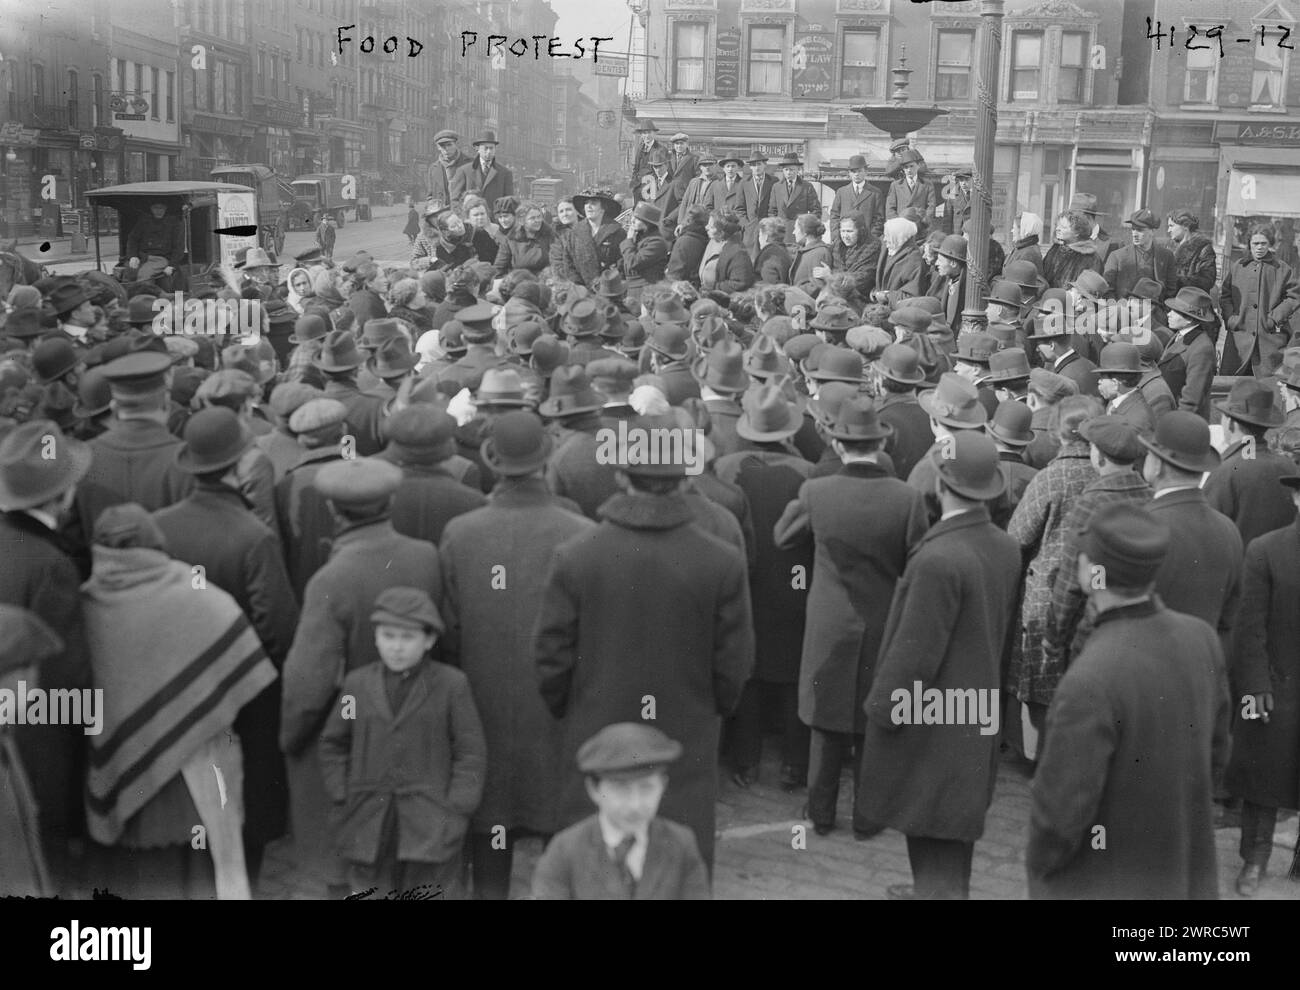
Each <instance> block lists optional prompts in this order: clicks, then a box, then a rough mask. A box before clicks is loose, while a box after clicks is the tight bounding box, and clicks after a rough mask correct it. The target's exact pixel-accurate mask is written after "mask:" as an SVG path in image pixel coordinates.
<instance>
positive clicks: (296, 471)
mask: <svg viewBox="0 0 1300 990" xmlns="http://www.w3.org/2000/svg"><path fill="white" fill-rule="evenodd" d="M347 415H348V410H347V406H345V405H343V403H341V402H339V401H338V400H337V399H327V398H325V397H323V396H320V397H317V398H314V399H309V400H308V401H306V402H304V403H303V404H302V405H301V406H299V407H298V408H297V409H295V410H294V411H293V414H292V415H291V416H290V417H289V429H290V431H291V432H292V433H293V434H294V436H295V438H296V439H297V443H298V460H297V462H296V463H295V464H294V465H293V466H292V467H290V468H289V469H288V470H287V471H286V472H285V474H284V477H282V478H281V479H280V480H279V481H277V482H276V483H275V509H276V513H275V514H276V518H277V519H278V520H279V523H280V535H281V538H282V541H283V544H284V555H285V563H286V564H287V565H288V569H289V580H290V581H291V582H292V584H293V592H294V596H295V597H296V598H297V599H298V600H299V601H302V596H303V593H304V592H305V591H306V590H307V582H308V581H309V580H310V579H311V576H312V575H313V574H315V573H316V571H317V570H318V569H319V568H320V567H321V565H322V564H324V563H325V561H326V560H328V559H329V552H330V544H331V542H332V540H333V537H334V515H333V513H331V512H330V508H329V505H328V504H327V503H326V501H325V497H324V496H323V495H321V494H320V493H319V492H318V491H317V490H316V486H315V484H314V481H315V478H316V474H317V472H319V471H320V469H321V468H323V467H324V466H325V465H326V464H328V463H331V462H333V461H338V460H341V459H342V457H343V451H342V449H341V448H340V446H339V442H340V441H341V440H342V438H343V435H344V433H345V432H346V430H347V424H346V420H347Z"/></svg>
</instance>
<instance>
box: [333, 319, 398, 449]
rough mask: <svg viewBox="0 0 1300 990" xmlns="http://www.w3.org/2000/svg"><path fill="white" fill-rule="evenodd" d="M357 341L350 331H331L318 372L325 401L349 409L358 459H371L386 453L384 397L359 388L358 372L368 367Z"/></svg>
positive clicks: (352, 435)
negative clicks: (381, 430)
mask: <svg viewBox="0 0 1300 990" xmlns="http://www.w3.org/2000/svg"><path fill="white" fill-rule="evenodd" d="M365 360H366V359H365V356H364V355H363V354H362V353H361V351H360V349H359V348H358V347H357V339H356V337H354V336H353V335H352V334H351V333H350V332H348V331H347V330H331V331H330V332H329V334H327V335H326V337H325V342H324V344H322V345H321V350H320V356H319V357H317V358H316V361H315V365H316V368H317V369H318V370H319V371H320V372H321V374H322V375H323V376H324V379H325V398H327V399H335V400H337V401H339V402H341V403H343V405H344V407H345V408H346V409H347V423H348V430H349V431H350V432H349V435H350V436H351V437H352V439H353V441H354V443H355V445H356V454H357V456H358V457H370V456H371V455H372V454H377V453H379V451H380V450H382V449H383V446H384V445H383V441H382V440H380V437H379V426H380V423H381V422H382V421H383V416H384V404H385V403H386V402H387V399H386V398H385V397H384V396H382V395H373V394H371V393H369V392H362V391H361V389H360V388H358V387H357V369H358V368H360V367H361V365H362V364H364V363H365Z"/></svg>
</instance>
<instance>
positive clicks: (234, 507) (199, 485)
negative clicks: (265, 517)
mask: <svg viewBox="0 0 1300 990" xmlns="http://www.w3.org/2000/svg"><path fill="white" fill-rule="evenodd" d="M252 442H253V437H252V434H251V433H250V432H249V430H248V428H247V426H245V425H244V424H243V423H242V422H240V419H239V417H238V416H237V415H236V414H235V413H234V412H232V411H231V410H229V409H225V408H222V407H220V406H213V407H211V408H208V409H203V410H200V411H199V412H197V413H195V414H194V415H193V416H192V417H191V418H190V421H189V422H188V423H186V425H185V445H184V446H183V447H182V448H181V449H180V450H179V451H177V454H176V463H177V465H178V466H179V467H180V469H181V470H182V471H184V472H186V473H187V474H190V475H193V477H194V490H193V491H192V492H191V493H190V494H189V495H187V496H186V497H185V498H184V499H182V500H181V501H180V502H178V503H176V504H175V505H172V506H168V507H167V508H165V509H160V510H159V511H157V512H155V513H154V514H153V520H154V522H155V523H157V524H158V528H159V529H160V530H161V531H162V534H163V536H164V537H165V538H166V540H167V551H168V553H170V554H171V555H172V556H173V557H174V558H176V559H177V560H182V561H184V562H185V563H187V564H189V565H191V566H199V567H202V568H203V571H204V578H205V580H207V581H211V582H212V583H213V584H214V585H216V586H217V587H219V588H222V589H229V590H230V594H231V595H232V596H233V597H234V599H235V603H236V604H237V605H238V606H239V608H240V610H241V611H242V612H243V613H244V615H245V617H247V619H248V621H249V623H250V624H251V625H252V627H253V630H254V631H255V632H256V633H257V638H258V640H259V641H260V642H261V644H262V648H263V649H264V650H265V651H266V655H267V656H268V657H269V658H270V659H271V662H272V663H274V664H275V665H276V667H277V668H278V667H280V666H281V665H282V664H283V663H284V658H285V657H286V656H287V655H288V653H289V646H290V645H291V644H292V642H293V636H294V630H295V628H296V626H297V625H298V603H297V601H296V600H295V598H294V594H293V586H292V585H291V584H290V582H289V573H288V571H286V570H285V565H284V559H283V557H282V556H281V551H280V540H279V536H278V534H276V533H274V532H272V531H271V529H269V528H268V527H267V526H266V524H265V523H263V522H262V521H261V520H259V519H258V518H257V516H255V515H254V514H253V512H252V511H251V510H250V509H249V507H248V505H247V503H246V502H245V501H244V499H243V498H242V497H241V495H240V493H239V490H240V483H239V478H238V475H237V473H236V465H237V464H238V463H239V461H240V459H241V458H242V457H243V456H244V452H245V451H246V450H247V449H248V447H249V445H250V444H251V443H252ZM279 726H280V683H279V681H278V680H277V681H275V682H274V683H272V684H270V685H268V686H267V687H266V688H265V689H263V691H262V692H261V693H260V694H259V695H258V696H257V697H256V698H255V699H254V700H253V701H251V702H249V703H248V704H247V705H245V706H244V707H243V708H242V709H241V710H240V712H239V715H238V716H237V717H236V719H235V731H236V733H237V734H238V735H239V743H240V749H241V751H242V753H243V757H244V813H245V817H244V857H245V860H246V862H247V865H248V878H249V882H250V884H256V882H257V876H258V872H259V870H260V868H261V862H262V852H263V850H264V849H265V847H266V844H267V843H268V842H270V841H271V840H272V839H278V838H280V837H281V836H282V835H284V833H285V829H286V828H287V826H288V820H287V813H288V793H289V792H288V785H287V782H286V779H285V768H284V759H283V757H282V756H281V754H280V746H279Z"/></svg>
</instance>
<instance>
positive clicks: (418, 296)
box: [388, 278, 433, 340]
mask: <svg viewBox="0 0 1300 990" xmlns="http://www.w3.org/2000/svg"><path fill="white" fill-rule="evenodd" d="M428 302H429V301H428V300H427V299H426V298H425V297H424V290H422V289H421V288H420V283H419V282H417V281H416V280H415V279H413V278H401V279H398V280H397V281H396V282H394V283H393V287H392V288H391V289H389V290H388V315H389V316H391V317H393V318H394V319H397V320H402V321H404V322H406V323H408V324H410V327H411V331H412V332H411V339H412V340H415V339H417V338H418V337H419V336H420V334H422V333H424V332H425V331H426V330H432V329H433V314H432V312H430V311H429V310H428V309H427V308H426V307H427V306H428Z"/></svg>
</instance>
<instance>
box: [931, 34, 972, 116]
mask: <svg viewBox="0 0 1300 990" xmlns="http://www.w3.org/2000/svg"><path fill="white" fill-rule="evenodd" d="M974 47H975V32H974V31H940V32H939V57H938V59H937V60H936V61H937V63H938V64H937V65H936V67H935V76H934V98H935V99H936V100H969V99H970V80H971V51H972V49H973V48H974Z"/></svg>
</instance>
